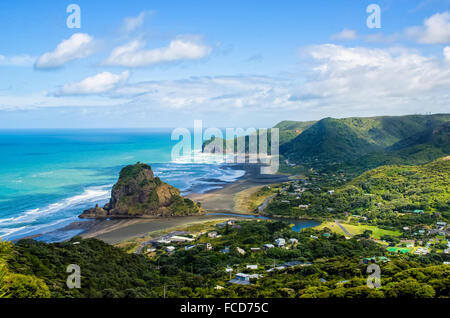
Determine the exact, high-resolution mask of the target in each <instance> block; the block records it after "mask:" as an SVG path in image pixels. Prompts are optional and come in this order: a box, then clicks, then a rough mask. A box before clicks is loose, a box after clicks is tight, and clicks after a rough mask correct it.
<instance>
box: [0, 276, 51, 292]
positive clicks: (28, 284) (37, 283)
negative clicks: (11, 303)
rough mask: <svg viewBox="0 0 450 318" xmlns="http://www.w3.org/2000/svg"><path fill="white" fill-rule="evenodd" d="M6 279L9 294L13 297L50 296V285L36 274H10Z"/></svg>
mask: <svg viewBox="0 0 450 318" xmlns="http://www.w3.org/2000/svg"><path fill="white" fill-rule="evenodd" d="M6 281H7V285H8V295H10V296H11V297H13V298H50V290H49V288H48V286H47V285H46V284H45V283H44V281H43V280H42V279H40V278H37V277H35V276H30V275H22V274H9V275H8V276H7V277H6Z"/></svg>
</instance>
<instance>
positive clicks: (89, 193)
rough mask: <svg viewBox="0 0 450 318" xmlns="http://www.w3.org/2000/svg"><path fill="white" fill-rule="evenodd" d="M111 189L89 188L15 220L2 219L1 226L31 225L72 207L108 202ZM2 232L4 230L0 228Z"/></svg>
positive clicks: (108, 187) (29, 211) (28, 212)
mask: <svg viewBox="0 0 450 318" xmlns="http://www.w3.org/2000/svg"><path fill="white" fill-rule="evenodd" d="M111 187H112V185H105V186H99V187H89V188H87V189H85V190H84V192H83V193H81V194H79V195H75V196H73V197H70V198H66V199H63V200H62V201H59V202H56V203H52V204H49V205H47V206H45V207H43V208H37V209H30V210H28V211H25V212H24V213H22V214H21V215H19V216H17V217H15V218H6V219H0V224H1V225H6V226H11V225H19V224H24V223H31V222H34V221H36V220H37V219H39V218H41V217H43V216H49V215H51V214H54V213H57V212H60V211H61V210H63V209H67V208H69V207H71V206H76V205H79V204H83V203H89V202H92V201H100V200H106V199H108V198H109V196H110V189H111ZM0 230H4V229H3V228H0Z"/></svg>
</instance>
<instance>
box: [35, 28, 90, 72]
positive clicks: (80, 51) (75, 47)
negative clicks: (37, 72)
mask: <svg viewBox="0 0 450 318" xmlns="http://www.w3.org/2000/svg"><path fill="white" fill-rule="evenodd" d="M93 52H94V39H93V38H92V37H91V36H89V35H88V34H85V33H75V34H74V35H72V36H71V37H70V38H69V39H67V40H63V41H62V42H61V43H60V44H58V46H57V47H56V49H55V50H54V51H52V52H47V53H45V54H43V55H42V56H40V57H39V58H38V59H37V61H36V64H35V68H36V69H52V68H58V67H61V66H63V65H64V64H66V63H68V62H70V61H73V60H77V59H82V58H85V57H88V56H90V55H91V54H92V53H93Z"/></svg>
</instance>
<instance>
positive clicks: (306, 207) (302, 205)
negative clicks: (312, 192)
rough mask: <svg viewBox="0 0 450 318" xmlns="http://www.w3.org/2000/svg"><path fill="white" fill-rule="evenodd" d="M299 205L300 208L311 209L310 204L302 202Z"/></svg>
mask: <svg viewBox="0 0 450 318" xmlns="http://www.w3.org/2000/svg"><path fill="white" fill-rule="evenodd" d="M298 207H299V208H300V209H309V204H300V205H299V206H298Z"/></svg>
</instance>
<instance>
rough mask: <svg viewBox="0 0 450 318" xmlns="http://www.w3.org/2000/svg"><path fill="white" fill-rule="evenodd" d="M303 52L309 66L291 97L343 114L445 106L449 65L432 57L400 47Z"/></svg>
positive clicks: (314, 48)
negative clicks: (304, 77) (310, 64)
mask: <svg viewBox="0 0 450 318" xmlns="http://www.w3.org/2000/svg"><path fill="white" fill-rule="evenodd" d="M306 53H307V55H309V56H310V57H311V58H312V59H313V62H314V63H315V66H314V67H313V69H312V75H311V76H310V78H308V79H307V80H306V82H305V84H304V85H302V86H301V87H299V88H298V89H297V92H296V93H295V94H294V95H293V96H292V99H294V100H298V101H300V102H304V103H306V104H310V105H314V106H315V107H321V108H323V109H324V110H325V109H328V110H330V112H331V110H332V111H333V112H340V113H341V114H345V115H352V114H376V113H378V114H380V113H386V114H402V113H414V112H423V111H443V110H447V111H448V110H449V109H450V104H449V102H448V101H449V93H448V86H449V85H450V67H449V65H446V64H445V63H443V61H442V60H439V59H437V58H432V57H425V56H423V55H421V54H419V53H417V52H416V51H413V50H408V49H403V48H388V49H370V48H364V47H356V48H347V47H343V46H338V45H332V44H324V45H318V46H312V47H310V48H309V49H308V50H306Z"/></svg>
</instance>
